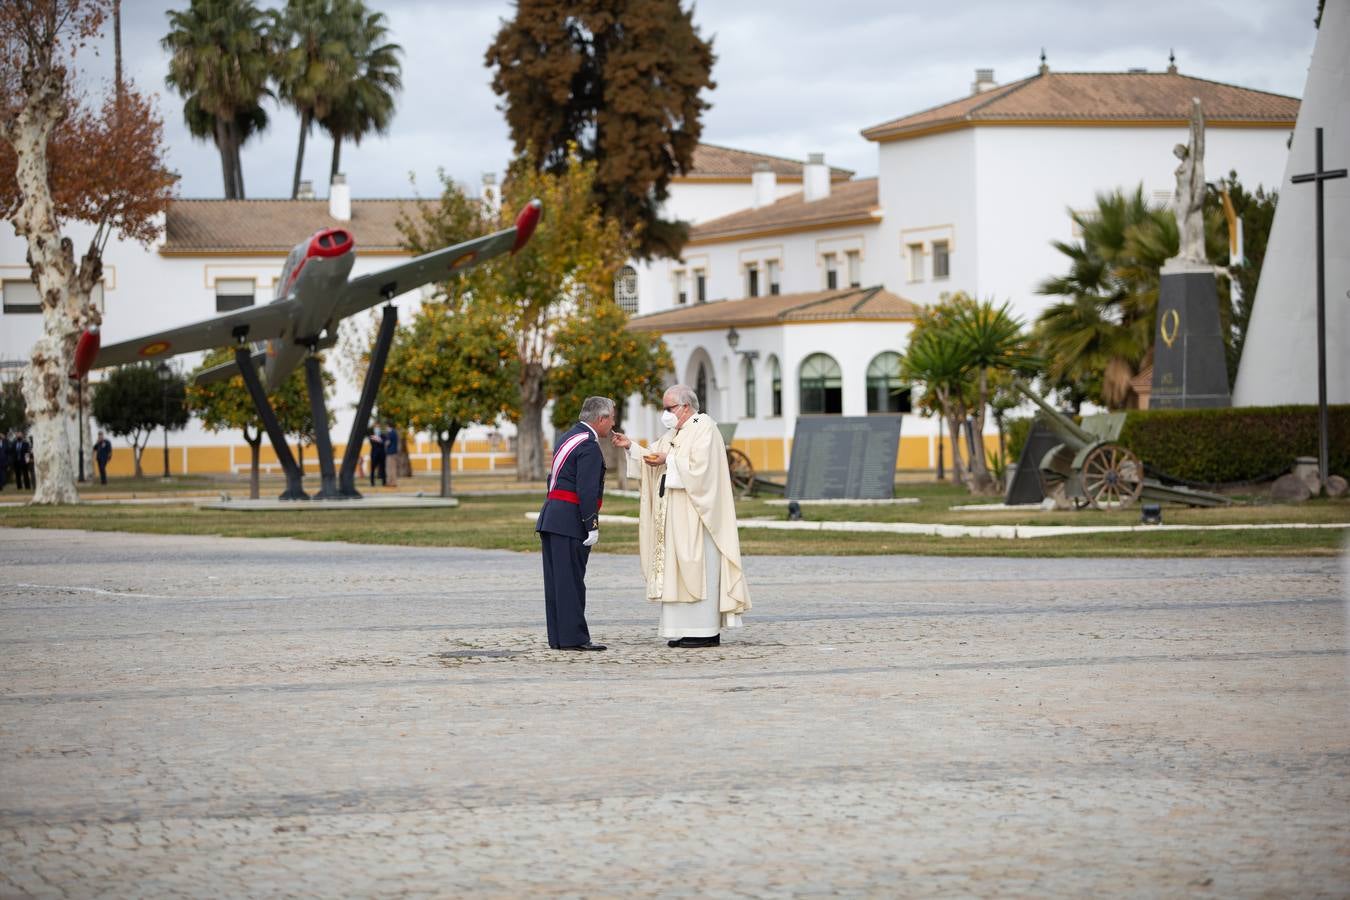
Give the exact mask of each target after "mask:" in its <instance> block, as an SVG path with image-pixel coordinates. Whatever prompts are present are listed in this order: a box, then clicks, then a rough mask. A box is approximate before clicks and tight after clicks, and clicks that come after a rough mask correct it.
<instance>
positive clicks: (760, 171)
mask: <svg viewBox="0 0 1350 900" xmlns="http://www.w3.org/2000/svg"><path fill="white" fill-rule="evenodd" d="M750 187H751V189H752V190H753V192H754V202H753V204H752V208H754V209H759V208H760V207H761V206H768V205H769V204H771V203H773V202H774V201H775V200H777V199H778V176H777V175H775V174H774V171H773V168H772V167H771V166H770V165H769V164H768V163H766V162H757V163H755V170H754V172H753V173H751V175H750Z"/></svg>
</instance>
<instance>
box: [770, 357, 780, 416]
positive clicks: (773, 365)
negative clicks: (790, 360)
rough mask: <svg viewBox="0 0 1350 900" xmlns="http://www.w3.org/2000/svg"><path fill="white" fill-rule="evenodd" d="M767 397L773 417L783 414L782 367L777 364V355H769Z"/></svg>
mask: <svg viewBox="0 0 1350 900" xmlns="http://www.w3.org/2000/svg"><path fill="white" fill-rule="evenodd" d="M769 399H770V401H771V406H770V408H771V409H772V410H773V411H772V412H771V413H770V415H772V416H773V417H774V418H775V419H776V418H779V417H780V416H782V415H783V369H782V367H781V366H779V365H778V357H776V356H770V357H769Z"/></svg>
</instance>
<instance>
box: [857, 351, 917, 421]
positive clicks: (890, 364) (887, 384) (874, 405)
mask: <svg viewBox="0 0 1350 900" xmlns="http://www.w3.org/2000/svg"><path fill="white" fill-rule="evenodd" d="M909 409H910V406H909V387H908V386H907V385H905V384H904V383H903V382H902V381H901V380H900V354H899V353H892V352H890V351H887V352H885V353H878V354H877V355H876V356H875V357H873V359H872V362H871V363H869V364H868V366H867V411H868V412H870V413H900V412H909Z"/></svg>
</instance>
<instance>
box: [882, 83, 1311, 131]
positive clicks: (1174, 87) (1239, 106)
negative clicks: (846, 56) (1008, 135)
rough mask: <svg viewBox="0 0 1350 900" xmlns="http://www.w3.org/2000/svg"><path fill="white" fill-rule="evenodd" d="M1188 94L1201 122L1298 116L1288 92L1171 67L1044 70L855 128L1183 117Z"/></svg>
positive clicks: (1289, 121) (908, 128) (914, 128)
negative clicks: (1200, 107) (1200, 109)
mask: <svg viewBox="0 0 1350 900" xmlns="http://www.w3.org/2000/svg"><path fill="white" fill-rule="evenodd" d="M1192 97H1199V98H1200V100H1201V102H1202V103H1203V104H1204V109H1205V119H1206V121H1207V122H1210V123H1214V124H1231V125H1241V124H1243V123H1250V124H1271V123H1279V124H1287V125H1289V126H1290V127H1292V126H1293V124H1294V120H1295V119H1296V118H1297V117H1298V104H1299V101H1298V99H1297V98H1296V97H1286V96H1284V95H1282V94H1271V93H1267V92H1266V91H1257V90H1252V89H1251V88H1244V87H1238V86H1237V85H1232V84H1224V83H1222V82H1218V81H1206V80H1205V79H1203V78H1193V77H1191V76H1189V75H1181V74H1178V73H1175V72H1046V73H1045V74H1040V75H1033V76H1031V77H1030V78H1024V79H1022V80H1021V81H1014V82H1012V83H1010V84H1005V85H1001V86H1000V87H997V88H994V89H992V90H988V91H985V92H984V93H981V94H974V95H972V96H969V97H962V98H961V99H959V100H953V101H952V102H950V103H944V104H942V105H941V106H935V107H933V108H932V109H926V110H923V111H922V112H917V113H914V114H913V115H909V116H904V117H902V118H899V119H893V120H891V121H890V122H883V123H881V124H880V125H874V126H872V127H871V128H867V129H865V130H864V131H863V133H862V134H863V137H865V138H867V139H868V140H872V141H888V140H899V139H903V138H905V137H908V136H910V135H912V134H924V133H927V132H929V131H934V130H941V129H944V128H960V127H963V126H971V125H976V124H979V123H982V122H986V123H991V124H998V123H1018V122H1025V123H1028V124H1032V123H1050V122H1064V123H1069V124H1071V123H1073V122H1075V121H1085V120H1095V121H1108V122H1120V123H1124V124H1128V123H1130V122H1149V123H1153V122H1160V121H1165V122H1184V121H1186V120H1187V119H1188V118H1189V116H1190V106H1191V98H1192Z"/></svg>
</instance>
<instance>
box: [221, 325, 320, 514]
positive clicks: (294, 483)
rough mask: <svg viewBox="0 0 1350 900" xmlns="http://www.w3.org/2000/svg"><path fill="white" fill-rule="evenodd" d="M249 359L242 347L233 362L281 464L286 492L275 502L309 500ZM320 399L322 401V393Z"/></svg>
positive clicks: (297, 467) (283, 433)
mask: <svg viewBox="0 0 1350 900" xmlns="http://www.w3.org/2000/svg"><path fill="white" fill-rule="evenodd" d="M250 356H251V354H250V353H249V348H248V347H247V346H245V345H240V346H238V347H236V348H235V349H234V361H235V363H236V364H237V365H238V366H239V374H240V375H241V376H243V379H244V385H245V387H247V388H248V393H249V396H250V397H252V398H253V405H254V407H255V408H257V410H258V418H260V419H262V423H263V428H264V429H265V430H266V431H267V437H268V439H269V440H270V441H271V442H272V449H273V450H274V451H276V454H277V462H279V463H281V470H282V471H283V472H285V473H286V490H285V491H283V492H282V493H281V496H280V497H278V499H280V500H308V499H309V494H306V493H305V489H304V487H303V485H302V484H301V479H300V467H299V466H298V465H296V462H295V457H294V456H292V455H291V448H290V446H289V445H288V444H287V443H286V433H285V432H283V431H282V430H281V423H280V422H278V421H277V414H276V413H275V412H274V411H273V410H272V404H271V403H270V402H268V400H267V392H266V391H264V390H263V386H262V382H261V381H260V380H259V379H258V370H257V368H255V367H254V365H253V360H252V359H251V358H250ZM319 396H320V397H321V398H322V396H323V394H322V392H321V393H320V394H319ZM326 423H327V420H325V424H326ZM316 430H317V425H316Z"/></svg>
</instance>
